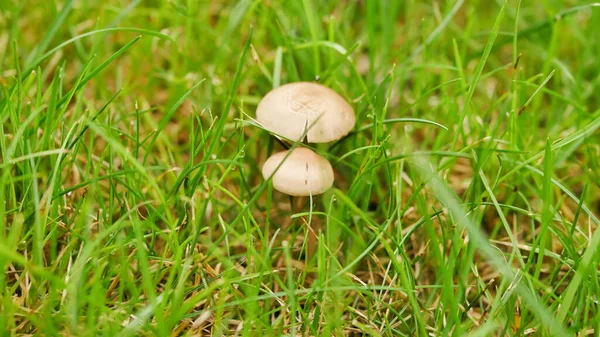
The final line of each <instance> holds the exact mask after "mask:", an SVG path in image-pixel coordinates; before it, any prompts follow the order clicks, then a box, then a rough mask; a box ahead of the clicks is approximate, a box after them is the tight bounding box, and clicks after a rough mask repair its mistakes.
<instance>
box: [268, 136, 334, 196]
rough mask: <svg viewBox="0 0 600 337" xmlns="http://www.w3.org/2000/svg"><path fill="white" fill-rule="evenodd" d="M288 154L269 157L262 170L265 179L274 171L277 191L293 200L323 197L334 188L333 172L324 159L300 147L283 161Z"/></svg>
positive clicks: (274, 184)
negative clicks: (310, 196) (309, 196)
mask: <svg viewBox="0 0 600 337" xmlns="http://www.w3.org/2000/svg"><path fill="white" fill-rule="evenodd" d="M288 152H289V151H282V152H278V153H276V154H274V155H272V156H271V157H269V158H268V159H267V161H266V162H265V164H264V165H263V168H262V174H263V177H264V178H265V179H268V178H269V177H270V176H271V175H272V174H273V172H275V170H277V172H275V175H273V187H274V188H275V189H276V190H278V191H279V192H283V193H285V194H288V195H293V196H307V195H311V194H312V195H317V194H322V193H323V192H325V191H327V190H328V189H329V188H330V187H331V186H332V185H333V169H332V168H331V164H330V163H329V162H328V161H327V159H325V158H323V157H322V156H320V155H318V154H317V153H315V152H313V151H312V150H309V149H307V148H303V147H299V148H295V149H294V150H292V153H290V155H289V156H287V158H286V155H287V154H288ZM284 159H285V160H284ZM282 161H283V164H281V166H279V164H280V163H281V162H282ZM278 166H279V169H277V167H278Z"/></svg>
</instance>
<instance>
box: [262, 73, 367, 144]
mask: <svg viewBox="0 0 600 337" xmlns="http://www.w3.org/2000/svg"><path fill="white" fill-rule="evenodd" d="M256 119H257V120H258V121H259V122H260V123H261V124H262V125H263V126H264V127H265V128H267V129H268V130H270V131H271V132H274V133H276V134H279V135H281V136H283V137H286V138H289V139H292V140H295V141H302V139H300V138H301V137H302V135H303V134H304V132H305V130H306V129H308V133H307V134H306V138H307V140H308V142H309V143H326V142H331V141H334V140H338V139H340V138H342V137H344V136H345V135H347V134H348V133H349V132H350V130H352V128H353V127H354V124H355V123H356V117H355V115H354V109H352V107H351V106H350V104H348V102H346V100H345V99H344V98H343V97H342V96H340V95H339V94H338V93H336V92H335V91H333V90H331V89H329V88H327V87H326V86H324V85H321V84H317V83H311V82H296V83H289V84H285V85H282V86H281V87H279V88H277V89H274V90H272V91H270V92H269V93H267V94H266V95H265V97H263V99H262V100H261V101H260V102H259V103H258V107H257V108H256Z"/></svg>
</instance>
